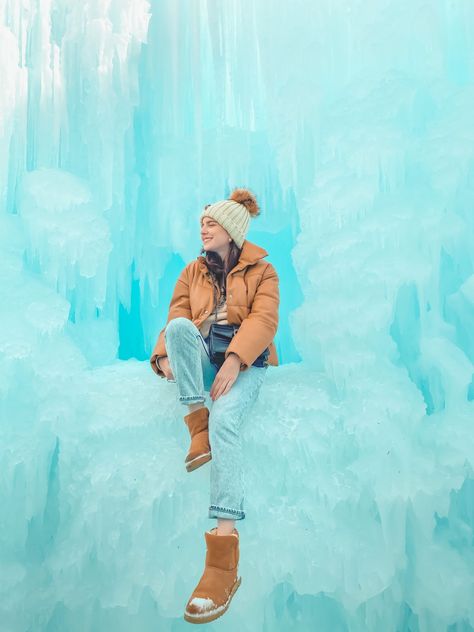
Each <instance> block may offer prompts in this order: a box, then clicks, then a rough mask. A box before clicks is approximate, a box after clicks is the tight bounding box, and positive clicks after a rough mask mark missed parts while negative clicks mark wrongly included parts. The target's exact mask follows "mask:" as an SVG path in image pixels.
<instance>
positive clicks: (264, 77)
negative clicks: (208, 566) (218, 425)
mask: <svg viewBox="0 0 474 632" xmlns="http://www.w3.org/2000/svg"><path fill="white" fill-rule="evenodd" d="M0 9H1V11H0V16H1V17H0V66H1V76H0V288H1V300H0V445H1V449H0V457H1V458H0V507H1V512H0V622H1V623H0V628H1V630H2V632H3V630H5V632H26V631H28V632H37V631H41V632H43V631H44V632H56V631H58V632H59V631H61V632H64V631H67V632H85V631H91V632H92V631H97V632H99V631H100V632H105V631H107V632H108V631H109V630H113V631H114V632H120V631H124V632H125V631H127V632H128V631H130V630H133V631H134V632H141V631H143V632H144V631H148V630H159V631H160V632H161V631H163V632H164V631H165V630H170V631H171V630H173V631H175V632H176V631H177V630H185V629H189V624H188V623H186V622H185V621H184V620H183V613H184V607H185V604H186V602H187V600H188V598H189V596H190V594H191V593H192V591H193V589H194V587H195V585H196V583H197V581H198V580H199V577H200V576H201V573H202V570H203V564H204V558H205V539H204V532H205V531H206V529H208V528H210V527H211V526H214V522H213V521H210V520H209V518H208V517H207V511H208V505H209V466H204V467H202V468H199V469H198V470H196V471H195V472H193V473H192V474H191V475H190V474H189V473H187V472H186V470H185V467H184V458H185V456H186V453H187V449H188V446H189V436H188V434H187V429H186V427H185V425H184V423H183V415H184V413H185V412H186V411H185V410H184V408H183V407H182V406H181V405H180V404H178V402H177V400H176V390H175V389H176V387H175V385H174V384H169V383H167V382H166V381H165V380H161V379H159V378H157V376H156V375H155V374H154V373H153V372H152V370H151V368H150V365H149V360H148V358H149V355H150V353H151V349H152V346H153V344H154V343H155V341H156V337H157V335H158V332H159V330H160V329H161V328H162V327H163V325H164V323H165V321H166V316H167V308H168V304H169V300H170V297H171V292H172V289H173V287H174V284H175V281H176V279H177V276H178V274H179V272H180V271H181V269H182V268H183V266H184V265H185V264H186V263H187V262H188V261H190V260H192V259H193V258H195V257H196V256H197V255H198V254H199V250H200V241H199V223H198V217H199V213H200V211H201V209H202V207H203V205H204V204H206V203H209V202H213V201H216V200H219V199H222V198H223V197H225V196H227V195H228V193H229V192H230V190H231V189H232V188H233V187H235V186H248V187H249V188H250V189H251V190H253V191H254V192H255V193H256V195H257V198H258V201H259V203H260V206H261V208H262V214H261V216H260V217H258V218H257V219H256V220H252V223H251V228H250V231H249V233H248V235H247V237H248V238H249V239H250V240H251V241H254V242H256V243H258V244H259V245H262V246H263V247H265V248H266V249H267V250H268V251H269V257H268V260H269V261H271V262H272V263H273V264H274V265H275V267H276V269H277V272H278V274H279V277H280V292H281V305H280V325H279V330H278V334H277V337H276V341H275V342H276V346H277V351H278V355H279V359H280V366H278V367H270V368H269V369H268V375H267V380H266V383H265V384H264V386H263V387H262V390H261V394H260V397H259V400H258V401H257V403H256V404H255V408H254V409H253V411H252V414H251V415H250V416H249V418H248V419H247V420H246V422H245V424H244V426H243V435H242V437H243V452H244V455H245V463H246V467H245V485H246V498H245V510H246V518H245V520H244V521H240V522H239V523H236V526H237V528H238V529H239V533H240V565H239V575H241V576H242V585H241V587H240V588H239V591H238V592H237V593H236V596H235V597H234V600H233V602H232V604H231V607H230V609H229V611H228V612H227V613H226V614H225V615H224V616H225V621H224V619H222V620H220V621H218V622H216V623H215V624H213V623H211V624H208V628H209V629H210V630H211V629H217V626H218V625H220V626H222V625H225V626H226V630H229V632H231V631H233V630H239V632H242V631H248V632H256V631H260V630H262V631H263V632H279V631H280V630H281V631H282V632H283V631H284V632H290V631H294V632H307V631H308V632H309V631H315V632H316V631H318V632H472V631H473V630H474V473H473V464H474V367H473V363H474V114H473V113H474V4H473V3H472V2H467V1H465V0H450V1H449V2H448V1H439V2H429V3H427V2H424V1H422V0H396V1H395V0H366V1H364V2H362V1H361V0H341V1H338V2H334V0H319V1H318V2H314V0H311V1H310V0H301V1H298V2H286V3H285V2H270V0H258V2H253V1H252V0H225V1H222V2H218V1H217V0H193V2H180V1H178V0H153V1H151V0H150V2H148V1H146V0H133V2H130V1H126V0H113V1H112V2H105V1H102V0H91V1H89V2H68V1H66V0H41V2H39V1H38V0H22V2H19V1H18V0H0Z"/></svg>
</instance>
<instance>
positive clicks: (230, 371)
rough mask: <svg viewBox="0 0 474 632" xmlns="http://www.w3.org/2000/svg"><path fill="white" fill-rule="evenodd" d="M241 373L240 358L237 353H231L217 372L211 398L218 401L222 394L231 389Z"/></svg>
mask: <svg viewBox="0 0 474 632" xmlns="http://www.w3.org/2000/svg"><path fill="white" fill-rule="evenodd" d="M239 373H240V358H239V356H238V355H237V354H236V353H230V354H229V355H228V356H227V358H226V359H225V360H224V363H223V364H222V366H221V368H220V369H219V371H218V372H217V373H216V377H215V378H214V382H213V384H212V387H211V390H210V392H209V394H210V396H211V399H212V400H213V401H216V399H219V397H220V396H221V395H225V394H226V393H228V392H229V391H230V388H231V386H232V384H233V383H234V382H235V380H236V379H237V376H238V375H239Z"/></svg>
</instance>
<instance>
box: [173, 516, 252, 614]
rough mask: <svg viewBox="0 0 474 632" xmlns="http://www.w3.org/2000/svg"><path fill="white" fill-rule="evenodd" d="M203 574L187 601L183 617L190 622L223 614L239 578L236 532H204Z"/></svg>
mask: <svg viewBox="0 0 474 632" xmlns="http://www.w3.org/2000/svg"><path fill="white" fill-rule="evenodd" d="M204 536H205V538H206V547H207V551H206V565H205V568H204V573H203V574H202V576H201V579H200V580H199V583H198V585H197V586H196V588H195V589H194V592H193V594H192V595H191V597H190V598H189V600H188V603H187V604H186V608H185V611H184V618H185V620H186V621H189V622H190V623H208V622H209V621H213V620H214V619H217V617H220V616H221V615H223V614H224V612H225V611H226V610H227V608H228V607H229V605H230V602H231V599H232V597H233V596H234V594H235V591H236V590H237V588H238V587H239V586H240V584H241V581H242V578H241V577H238V576H237V566H238V564H239V532H238V531H237V529H235V528H234V530H233V532H232V533H230V534H229V535H217V527H214V529H211V530H210V531H206V532H205V534H204Z"/></svg>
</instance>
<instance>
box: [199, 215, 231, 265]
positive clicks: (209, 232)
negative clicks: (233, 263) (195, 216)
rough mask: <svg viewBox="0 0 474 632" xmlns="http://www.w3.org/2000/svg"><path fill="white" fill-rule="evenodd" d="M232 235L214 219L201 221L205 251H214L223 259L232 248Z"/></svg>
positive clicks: (209, 218)
mask: <svg viewBox="0 0 474 632" xmlns="http://www.w3.org/2000/svg"><path fill="white" fill-rule="evenodd" d="M229 239H230V235H229V233H228V232H227V231H226V229H225V228H223V227H222V226H221V225H220V224H219V223H218V222H216V220H215V219H212V217H203V218H202V220H201V241H202V245H203V248H204V250H206V252H207V251H209V250H214V251H215V252H218V253H219V254H220V255H221V257H222V256H223V255H224V256H225V255H226V253H227V251H228V250H229V246H230V241H229Z"/></svg>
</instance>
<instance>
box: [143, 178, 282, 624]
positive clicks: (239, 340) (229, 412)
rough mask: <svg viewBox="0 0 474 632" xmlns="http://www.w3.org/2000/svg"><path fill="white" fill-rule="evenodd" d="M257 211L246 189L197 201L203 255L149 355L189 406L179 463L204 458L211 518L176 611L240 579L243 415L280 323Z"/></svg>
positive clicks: (216, 595) (229, 592) (206, 617)
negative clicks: (219, 345)
mask: <svg viewBox="0 0 474 632" xmlns="http://www.w3.org/2000/svg"><path fill="white" fill-rule="evenodd" d="M259 212H260V211H259V207H258V205H257V201H256V199H255V196H254V195H253V194H252V193H251V192H250V191H248V190H247V189H234V190H233V192H232V194H231V196H230V197H229V198H228V199H227V200H222V201H219V202H215V203H214V204H208V205H207V206H206V207H205V208H204V210H203V211H202V213H201V217H200V224H201V239H202V242H203V247H202V249H201V254H205V255H206V256H199V257H197V258H196V259H195V260H193V261H192V262H191V263H189V264H188V265H187V266H186V267H185V268H184V270H183V271H182V272H181V274H180V276H179V278H178V281H177V283H176V286H175V289H174V292H173V296H172V298H171V302H170V306H169V313H168V319H167V323H166V325H165V327H164V328H163V329H162V330H161V332H160V334H159V337H158V341H157V343H156V345H155V348H154V349H153V353H152V355H151V358H150V362H151V366H152V368H153V370H154V371H155V373H157V374H158V375H159V376H160V377H166V378H167V380H168V381H175V382H176V384H177V389H178V400H179V401H180V402H182V403H183V404H184V405H186V406H188V414H187V415H186V416H185V417H184V420H185V422H186V424H187V426H188V428H189V432H190V435H191V447H190V449H189V453H188V455H187V457H186V460H185V464H186V469H187V471H189V472H191V471H193V470H195V469H196V468H197V467H200V466H201V465H203V464H204V463H207V462H208V461H209V460H211V459H212V461H211V473H210V474H211V476H210V478H211V495H210V507H209V518H216V519H217V526H216V527H214V528H213V529H211V530H210V531H206V532H205V534H204V536H205V541H206V547H207V553H206V565H205V569H204V572H203V574H202V576H201V579H200V580H199V583H198V585H197V586H196V588H195V589H194V591H193V593H192V595H191V597H190V598H189V600H188V602H187V604H186V609H185V614H184V618H185V619H186V620H187V621H190V622H194V623H204V622H207V621H212V620H213V619H216V618H217V617H219V616H221V615H222V614H223V613H224V612H225V611H226V610H227V608H228V606H229V604H230V601H231V599H232V597H233V595H234V593H235V591H236V590H237V588H238V587H239V585H240V582H241V578H240V577H239V578H238V577H237V565H238V561H239V533H238V531H237V529H236V528H235V520H243V519H244V518H245V512H244V509H243V499H244V486H243V471H242V454H241V429H242V423H243V421H244V419H245V418H246V416H247V414H248V413H249V411H250V409H251V407H252V405H253V404H254V402H255V400H256V399H257V397H258V394H259V391H260V387H261V385H262V382H263V380H264V377H265V373H266V370H267V367H268V365H269V364H271V365H274V366H278V358H277V354H276V349H275V345H274V342H273V338H274V336H275V334H276V331H277V327H278V308H279V300H280V299H279V285H278V275H277V273H276V271H275V269H274V267H273V266H272V264H271V263H269V262H265V261H263V257H266V256H267V255H268V253H267V251H266V250H265V249H264V248H261V247H260V246H257V245H256V244H253V243H252V242H250V241H248V240H246V239H245V235H246V233H247V230H248V227H249V223H250V218H251V217H255V216H257V215H259ZM214 322H217V323H220V324H235V325H237V326H238V327H236V333H235V334H234V336H233V338H232V340H231V341H230V344H229V346H228V347H227V349H226V352H225V360H224V363H223V364H222V366H221V367H220V368H219V366H218V365H216V364H214V363H213V362H212V361H211V358H210V356H209V346H208V340H209V329H210V326H211V324H212V323H214ZM267 348H268V350H269V355H268V358H267V360H266V361H265V360H264V359H263V358H264V357H265V355H264V354H263V352H264V351H265V350H266V349H267ZM262 354H263V356H262ZM259 356H261V357H260V358H259ZM205 391H209V394H210V397H211V399H212V400H213V404H212V406H211V408H210V409H208V408H207V407H206V406H205ZM209 444H210V445H209ZM211 446H212V454H211Z"/></svg>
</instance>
